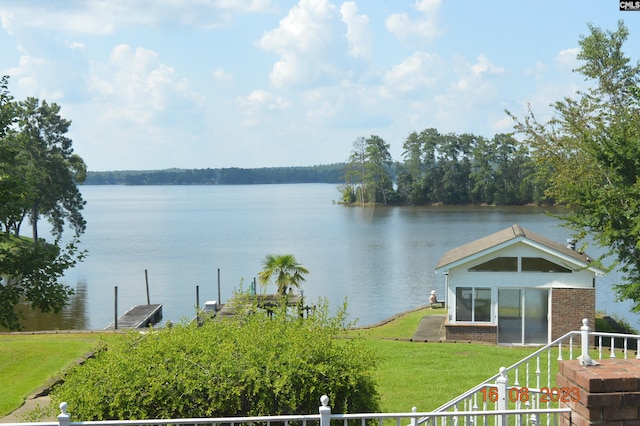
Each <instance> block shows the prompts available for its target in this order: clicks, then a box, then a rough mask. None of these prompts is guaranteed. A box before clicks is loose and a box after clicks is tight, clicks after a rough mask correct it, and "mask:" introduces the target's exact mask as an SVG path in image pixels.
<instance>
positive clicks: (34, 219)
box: [31, 201, 40, 243]
mask: <svg viewBox="0 0 640 426" xmlns="http://www.w3.org/2000/svg"><path fill="white" fill-rule="evenodd" d="M39 204H40V203H39V202H38V201H35V202H34V203H33V207H32V208H31V230H32V232H33V242H34V243H37V242H38V214H39V213H38V208H39Z"/></svg>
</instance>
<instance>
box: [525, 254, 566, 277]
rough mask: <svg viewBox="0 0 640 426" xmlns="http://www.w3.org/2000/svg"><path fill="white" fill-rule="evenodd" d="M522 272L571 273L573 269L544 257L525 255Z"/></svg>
mask: <svg viewBox="0 0 640 426" xmlns="http://www.w3.org/2000/svg"><path fill="white" fill-rule="evenodd" d="M522 272H565V273H571V269H569V268H565V267H564V266H560V265H558V264H557V263H553V262H551V261H550V260H547V259H543V258H542V257H523V258H522Z"/></svg>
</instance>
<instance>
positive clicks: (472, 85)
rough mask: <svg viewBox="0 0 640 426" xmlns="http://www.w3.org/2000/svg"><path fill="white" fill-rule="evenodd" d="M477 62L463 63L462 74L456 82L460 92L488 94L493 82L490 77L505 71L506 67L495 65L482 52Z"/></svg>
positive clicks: (460, 70) (456, 87)
mask: <svg viewBox="0 0 640 426" xmlns="http://www.w3.org/2000/svg"><path fill="white" fill-rule="evenodd" d="M477 60H478V62H476V63H475V64H471V65H469V64H463V65H462V66H461V67H460V69H459V73H460V74H462V76H461V77H460V79H459V80H458V81H457V82H456V84H455V89H456V90H457V91H459V92H466V93H470V92H471V93H476V94H485V95H486V94H487V93H488V92H489V91H491V89H492V87H493V86H492V84H491V83H490V81H489V80H488V77H492V76H497V75H500V74H502V73H503V72H504V68H502V67H498V66H495V65H494V64H492V63H491V62H490V61H489V59H488V58H487V57H486V56H485V55H484V54H482V53H481V54H480V55H478V58H477Z"/></svg>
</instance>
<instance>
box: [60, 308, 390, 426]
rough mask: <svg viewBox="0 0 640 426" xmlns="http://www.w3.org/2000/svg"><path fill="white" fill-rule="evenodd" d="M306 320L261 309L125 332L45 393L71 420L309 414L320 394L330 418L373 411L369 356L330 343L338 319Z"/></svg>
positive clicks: (356, 344) (358, 345)
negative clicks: (331, 414) (66, 408)
mask: <svg viewBox="0 0 640 426" xmlns="http://www.w3.org/2000/svg"><path fill="white" fill-rule="evenodd" d="M327 312H328V309H327V307H326V304H323V306H322V307H320V308H319V309H318V310H317V311H316V313H315V314H313V315H311V316H310V317H309V318H306V319H300V318H298V317H297V316H292V315H288V314H287V313H286V308H282V309H280V310H279V311H278V312H276V314H274V315H272V316H271V317H269V316H268V315H267V314H266V313H263V312H262V311H260V310H249V313H245V314H238V315H236V316H234V317H233V318H230V319H224V320H212V321H207V322H206V323H205V324H204V325H202V326H201V327H198V326H195V325H192V324H182V325H177V326H174V327H171V328H166V329H162V330H153V331H151V332H149V333H146V334H140V333H134V332H131V333H127V334H125V335H122V336H120V337H119V338H117V339H116V341H115V342H113V343H109V346H108V348H107V350H105V351H103V352H100V353H99V354H97V356H96V357H95V358H93V359H90V360H88V361H87V362H86V363H85V364H84V365H82V366H80V367H78V368H75V369H73V370H71V371H70V372H69V373H68V374H67V375H66V377H65V380H64V382H63V383H62V384H61V385H60V386H58V387H57V388H55V389H54V390H53V392H52V401H53V404H57V403H59V402H61V401H65V402H67V403H68V404H69V408H70V412H71V413H72V415H73V418H74V419H75V420H77V419H82V420H103V419H152V418H187V417H218V416H257V415H282V414H308V413H315V412H317V410H318V406H319V399H320V396H321V395H322V394H327V395H328V396H329V398H330V404H331V406H332V410H333V411H334V412H370V411H377V410H378V409H379V398H378V393H377V391H376V389H375V382H374V379H373V373H374V371H375V358H374V356H373V354H372V353H371V352H370V351H368V350H367V349H366V347H365V346H364V345H363V342H362V341H360V340H358V339H336V338H335V337H334V336H336V335H337V334H338V333H339V332H341V331H342V329H343V328H344V327H345V324H344V315H343V312H344V311H342V312H340V313H339V314H338V315H337V316H335V317H330V316H329V315H328V314H327Z"/></svg>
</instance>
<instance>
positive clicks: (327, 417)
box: [319, 395, 331, 426]
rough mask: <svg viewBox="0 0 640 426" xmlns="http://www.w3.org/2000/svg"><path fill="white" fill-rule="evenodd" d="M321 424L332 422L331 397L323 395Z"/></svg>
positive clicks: (321, 399) (327, 425)
mask: <svg viewBox="0 0 640 426" xmlns="http://www.w3.org/2000/svg"><path fill="white" fill-rule="evenodd" d="M320 403H321V404H322V405H321V406H320V409H319V411H320V426H330V424H331V407H329V397H328V396H327V395H322V396H321V397H320Z"/></svg>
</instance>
